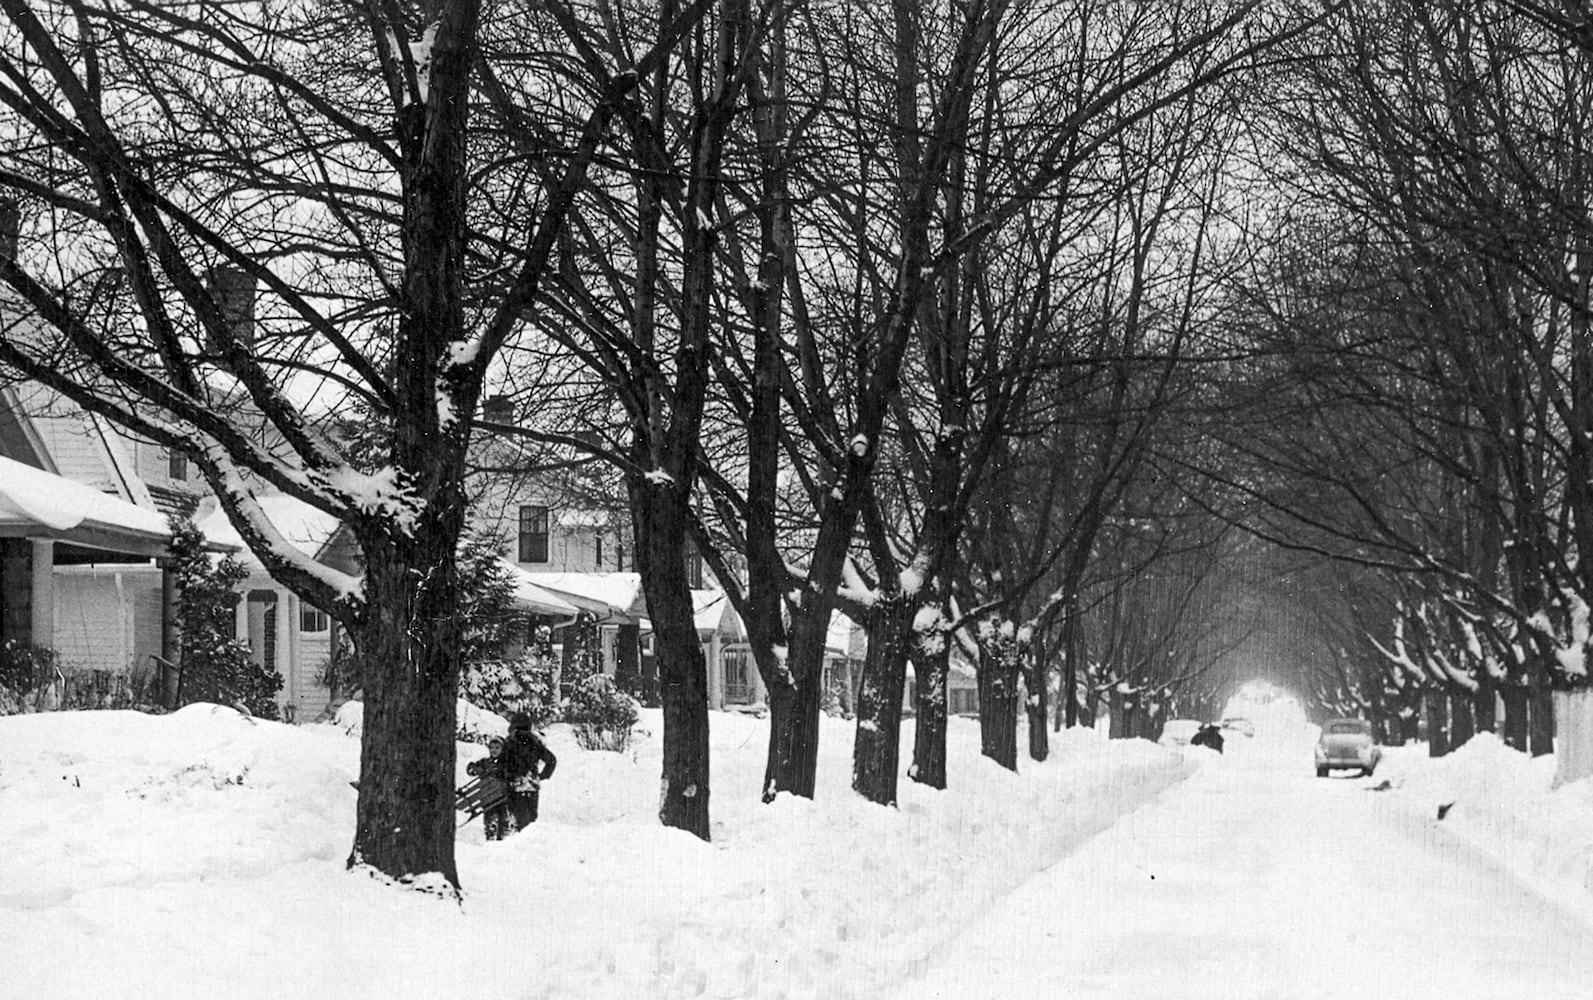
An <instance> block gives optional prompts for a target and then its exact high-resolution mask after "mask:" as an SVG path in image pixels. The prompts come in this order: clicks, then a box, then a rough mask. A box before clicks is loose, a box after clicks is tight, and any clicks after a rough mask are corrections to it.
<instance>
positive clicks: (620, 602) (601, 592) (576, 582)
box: [525, 570, 647, 622]
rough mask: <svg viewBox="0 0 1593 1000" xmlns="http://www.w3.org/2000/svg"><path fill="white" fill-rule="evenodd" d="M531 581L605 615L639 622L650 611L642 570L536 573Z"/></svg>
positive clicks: (526, 572)
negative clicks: (632, 571) (644, 590)
mask: <svg viewBox="0 0 1593 1000" xmlns="http://www.w3.org/2000/svg"><path fill="white" fill-rule="evenodd" d="M525 574H526V576H527V577H528V578H529V579H530V581H531V582H532V583H534V584H536V585H537V586H538V587H542V588H543V589H545V590H551V591H553V593H554V594H555V595H556V596H558V597H560V598H563V599H564V600H567V601H569V602H570V603H571V604H574V605H575V606H577V607H579V608H581V609H582V610H584V611H590V612H592V613H593V614H596V615H599V616H602V617H606V618H622V619H625V620H627V621H628V622H639V621H640V620H641V619H643V618H645V617H646V615H647V599H646V597H645V596H644V595H643V593H642V575H641V574H640V573H537V572H533V571H530V570H527V571H525Z"/></svg>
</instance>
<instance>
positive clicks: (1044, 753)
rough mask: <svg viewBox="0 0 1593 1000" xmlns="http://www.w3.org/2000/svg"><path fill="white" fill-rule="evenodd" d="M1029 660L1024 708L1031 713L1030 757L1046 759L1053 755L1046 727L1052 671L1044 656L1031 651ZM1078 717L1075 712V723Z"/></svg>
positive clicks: (1032, 758)
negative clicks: (1027, 692)
mask: <svg viewBox="0 0 1593 1000" xmlns="http://www.w3.org/2000/svg"><path fill="white" fill-rule="evenodd" d="M1028 660H1029V671H1028V675H1029V697H1028V698H1027V699H1026V700H1025V701H1024V706H1023V707H1024V710H1025V711H1026V712H1028V713H1029V759H1031V760H1045V759H1046V758H1047V757H1049V756H1051V743H1050V739H1049V732H1048V730H1047V728H1046V723H1047V721H1049V720H1048V716H1049V715H1050V708H1049V705H1048V699H1047V697H1046V695H1047V692H1048V691H1049V690H1050V674H1051V671H1050V669H1049V667H1048V666H1047V664H1046V663H1044V662H1042V661H1043V660H1044V657H1041V656H1035V655H1033V654H1032V653H1031V655H1030V656H1029V657H1028ZM1077 722H1078V717H1077V715H1076V714H1075V716H1074V723H1075V724H1077Z"/></svg>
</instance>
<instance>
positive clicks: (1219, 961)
mask: <svg viewBox="0 0 1593 1000" xmlns="http://www.w3.org/2000/svg"><path fill="white" fill-rule="evenodd" d="M1251 707H1252V708H1254V707H1255V706H1251ZM1253 714H1259V713H1253ZM360 718H361V713H360V706H359V705H358V704H357V703H354V704H349V705H345V706H344V707H343V709H342V711H341V712H340V713H339V714H338V717H337V719H336V720H335V721H334V722H333V723H329V724H321V725H305V726H290V725H285V724H281V723H275V722H266V721H260V720H255V719H250V718H247V717H245V716H243V715H241V714H239V713H238V712H236V711H234V710H232V709H228V708H221V707H217V706H211V705H194V706H189V707H187V708H185V709H183V710H181V711H178V712H175V713H173V714H171V715H166V716H149V715H141V714H137V713H133V712H93V713H88V712H65V713H45V714H38V715H24V716H9V717H4V718H0V843H3V844H5V845H6V850H5V851H4V852H0V954H4V955H6V956H7V959H6V961H5V962H3V963H0V996H43V997H79V996H81V997H96V998H110V1000H117V998H129V1000H131V998H141V997H146V996H161V997H167V998H175V1000H182V998H200V997H204V998H211V997H216V996H225V997H228V998H235V1000H252V998H266V997H272V998H276V997H285V996H304V997H309V996H328V995H336V996H337V997H338V998H339V1000H364V998H377V997H382V998H385V997H389V996H396V997H465V996H504V997H540V998H555V997H557V998H586V997H594V998H595V997H611V996H657V997H686V996H702V997H709V998H742V997H748V998H751V997H791V998H810V997H811V998H820V997H823V998H829V997H860V996H869V997H877V998H883V1000H919V998H928V997H952V996H966V997H1004V998H1005V997H1012V998H1017V997H1057V996H1069V997H1083V998H1090V997H1100V998H1106V997H1141V996H1143V997H1152V996H1167V995H1176V996H1180V997H1191V998H1207V997H1210V998H1213V1000H1215V998H1219V997H1220V998H1223V1000H1230V998H1256V1000H1261V998H1268V1000H1270V998H1276V997H1295V996H1311V997H1321V998H1334V1000H1337V998H1350V997H1362V996H1398V997H1401V998H1412V997H1435V998H1436V997H1444V998H1445V1000H1482V998H1494V997H1499V996H1506V995H1510V996H1518V995H1519V996H1532V997H1538V998H1545V1000H1573V998H1576V1000H1581V998H1583V997H1585V996H1586V983H1587V981H1588V976H1589V975H1593V889H1590V874H1593V781H1582V782H1575V783H1571V784H1567V785H1564V786H1562V787H1560V788H1558V789H1555V788H1552V780H1553V770H1554V763H1553V759H1552V758H1539V759H1537V760H1533V759H1531V758H1528V757H1526V756H1524V755H1522V754H1519V753H1516V752H1515V751H1511V750H1509V749H1507V748H1505V747H1504V746H1502V745H1501V744H1500V743H1499V741H1498V740H1497V739H1496V738H1494V737H1492V736H1488V735H1484V736H1479V737H1477V738H1476V739H1474V740H1472V741H1471V742H1470V743H1468V744H1467V745H1466V746H1465V747H1463V748H1462V749H1461V750H1459V751H1457V752H1456V753H1454V754H1451V755H1450V756H1449V757H1446V758H1443V759H1441V760H1433V759H1430V758H1428V757H1426V756H1425V747H1421V746H1416V747H1408V748H1388V749H1387V751H1386V756H1385V758H1384V763H1383V765H1382V766H1381V767H1380V768H1379V770H1378V772H1377V774H1376V775H1375V776H1374V777H1373V778H1369V779H1367V778H1349V777H1341V778H1331V779H1318V778H1316V777H1314V774H1313V773H1312V768H1311V757H1310V746H1311V740H1312V738H1313V736H1312V733H1311V732H1310V730H1309V729H1307V728H1306V727H1304V726H1300V725H1295V726H1293V727H1292V728H1288V729H1274V730H1272V731H1271V735H1269V736H1265V737H1263V736H1258V737H1257V738H1255V739H1248V738H1238V737H1235V738H1232V739H1230V740H1229V741H1228V752H1227V753H1225V754H1222V755H1218V754H1216V753H1214V752H1212V751H1210V750H1205V749H1201V748H1184V749H1182V750H1178V751H1164V750H1161V749H1159V748H1157V747H1156V746H1154V745H1153V744H1151V743H1149V742H1146V741H1143V740H1120V741H1107V740H1105V739H1103V738H1101V736H1100V734H1098V733H1096V732H1086V731H1080V730H1073V731H1068V732H1064V733H1060V734H1055V736H1054V740H1053V753H1052V757H1051V759H1050V760H1048V761H1046V762H1045V763H1041V764H1036V763H1033V762H1031V761H1028V760H1022V761H1020V767H1021V769H1022V771H1021V773H1018V774H1013V773H1011V772H1008V771H1005V770H1003V769H1001V768H999V767H997V766H996V765H994V764H993V763H991V762H990V761H988V760H986V759H984V758H982V757H980V756H979V754H978V729H977V724H976V723H973V722H970V721H968V720H963V719H959V718H953V719H951V720H950V726H951V730H950V746H949V760H948V765H949V772H950V773H949V779H950V788H949V790H948V791H946V792H938V793H937V792H933V791H931V790H929V789H925V788H923V787H921V786H919V785H917V784H915V783H913V782H910V781H907V780H905V779H904V780H903V781H902V783H901V786H900V798H901V808H900V809H894V810H893V809H886V808H882V807H878V806H874V805H871V804H869V803H867V802H864V801H863V800H861V799H860V798H859V797H857V796H855V795H854V794H852V793H851V792H850V789H849V787H848V784H849V780H850V773H851V761H850V756H849V752H850V749H851V745H852V739H851V737H852V735H853V732H854V728H853V726H852V725H849V724H846V723H843V722H841V721H839V720H835V719H830V718H828V717H825V718H824V719H823V720H821V721H822V726H823V730H822V744H821V747H822V751H821V758H820V773H819V787H818V797H817V798H816V799H815V800H811V801H810V800H804V799H798V798H793V797H790V796H781V797H780V798H778V799H777V800H776V801H774V802H773V803H771V804H769V805H763V804H760V802H759V798H760V792H761V791H762V783H763V777H764V775H763V770H764V763H765V761H764V756H765V752H766V738H767V728H766V726H767V723H766V722H764V721H760V720H758V719H756V718H753V717H749V716H743V715H739V714H729V713H727V714H721V713H714V714H712V715H711V726H712V734H711V744H712V753H713V758H712V760H713V765H712V766H713V774H714V785H713V788H712V789H711V791H712V798H711V801H712V806H713V841H712V842H711V843H705V842H702V841H699V840H697V839H696V838H693V837H691V836H689V835H687V834H685V833H682V832H680V831H676V830H669V829H665V828H663V827H661V826H659V825H658V823H657V820H656V815H655V812H656V805H655V803H656V800H655V798H654V796H655V795H657V794H658V793H659V791H660V779H659V765H660V760H661V753H662V748H661V743H660V740H659V734H660V732H661V730H662V720H661V717H660V714H659V713H658V712H657V711H656V710H644V712H643V717H642V721H641V723H640V727H639V730H640V732H639V738H638V742H637V744H636V746H635V747H634V749H633V751H632V752H630V753H627V754H615V753H604V752H589V751H584V750H582V749H580V748H579V747H578V746H577V745H576V743H575V740H574V738H573V735H572V734H571V733H570V732H569V730H568V729H567V727H564V726H562V725H556V726H553V727H550V729H549V730H548V733H547V736H548V739H549V742H550V744H551V746H552V747H553V749H554V750H555V752H556V753H558V755H559V758H560V763H559V768H558V773H557V774H556V775H555V776H554V778H553V779H551V780H550V781H549V782H548V784H547V786H546V787H545V789H544V795H543V802H542V811H543V818H542V822H540V823H538V824H537V825H536V826H535V827H533V828H531V829H530V830H527V831H525V832H523V833H521V834H519V835H517V836H515V837H513V838H511V839H510V840H508V841H506V842H503V843H493V844H488V843H485V842H483V839H482V834H481V830H480V827H479V823H472V824H468V825H466V826H465V827H464V828H463V829H462V830H461V831H460V832H459V835H458V836H459V844H458V863H459V870H460V874H461V878H462V881H463V883H464V889H465V898H464V901H463V903H462V905H455V904H453V903H450V902H447V901H445V900H441V899H438V898H435V897H433V896H428V895H426V894H423V893H417V892H411V891H408V890H403V889H398V888H395V887H392V886H390V885H387V884H385V883H384V881H383V880H380V879H375V878H370V877H367V876H366V875H365V874H361V873H350V872H349V871H347V870H346V868H345V860H346V857H347V855H348V851H349V846H350V842H351V837H352V831H353V815H354V803H355V794H356V793H355V791H354V789H353V788H352V787H350V784H349V783H350V782H351V781H353V780H355V779H357V777H358V772H359V743H358V739H357V734H358V732H359V725H360ZM502 725H503V722H502V719H500V718H498V717H497V716H494V715H492V714H491V713H482V712H479V711H474V712H472V713H471V715H470V717H469V718H467V719H466V728H467V729H468V730H469V731H470V732H472V733H474V734H477V735H478V737H479V735H480V734H485V733H489V732H496V731H500V728H501V726H502ZM906 728H907V729H908V730H909V733H908V734H906V735H905V736H904V743H905V744H907V745H906V746H904V754H903V757H904V762H905V761H906V760H910V759H911V752H910V742H911V738H912V737H911V734H910V730H911V726H910V725H909V726H907V727H906ZM1019 745H1020V746H1022V745H1023V734H1022V733H1021V732H1020V734H1019ZM483 752H484V751H483V749H482V747H481V746H480V745H479V744H478V743H474V742H472V743H461V744H460V745H459V762H458V774H457V777H458V778H459V779H461V780H462V779H463V778H464V766H465V763H466V762H467V761H469V760H472V759H474V758H476V757H478V756H480V755H481V754H482V753H483ZM692 791H695V792H696V793H697V794H701V793H702V791H703V789H700V788H699V789H688V790H687V791H686V793H685V794H689V793H690V792H692ZM1445 803H1450V804H1451V808H1450V810H1449V811H1448V813H1447V815H1446V818H1445V819H1443V820H1438V819H1437V818H1436V816H1435V809H1436V806H1437V805H1440V804H1445ZM332 984H335V986H334V985H332ZM1301 984H1309V986H1310V989H1309V990H1307V991H1305V992H1300V991H1299V990H1298V987H1299V986H1301Z"/></svg>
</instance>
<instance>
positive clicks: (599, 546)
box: [593, 532, 603, 569]
mask: <svg viewBox="0 0 1593 1000" xmlns="http://www.w3.org/2000/svg"><path fill="white" fill-rule="evenodd" d="M593 538H594V539H595V540H596V542H597V568H598V569H602V568H603V535H602V533H601V532H600V533H598V534H597V535H594V536H593Z"/></svg>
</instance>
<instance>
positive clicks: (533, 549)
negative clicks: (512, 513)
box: [520, 507, 548, 563]
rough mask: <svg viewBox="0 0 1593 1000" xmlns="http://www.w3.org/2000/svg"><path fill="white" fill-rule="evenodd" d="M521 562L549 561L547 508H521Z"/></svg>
mask: <svg viewBox="0 0 1593 1000" xmlns="http://www.w3.org/2000/svg"><path fill="white" fill-rule="evenodd" d="M520 561H521V562H523V563H545V562H547V561H548V509H547V508H546V507H521V508H520Z"/></svg>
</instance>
